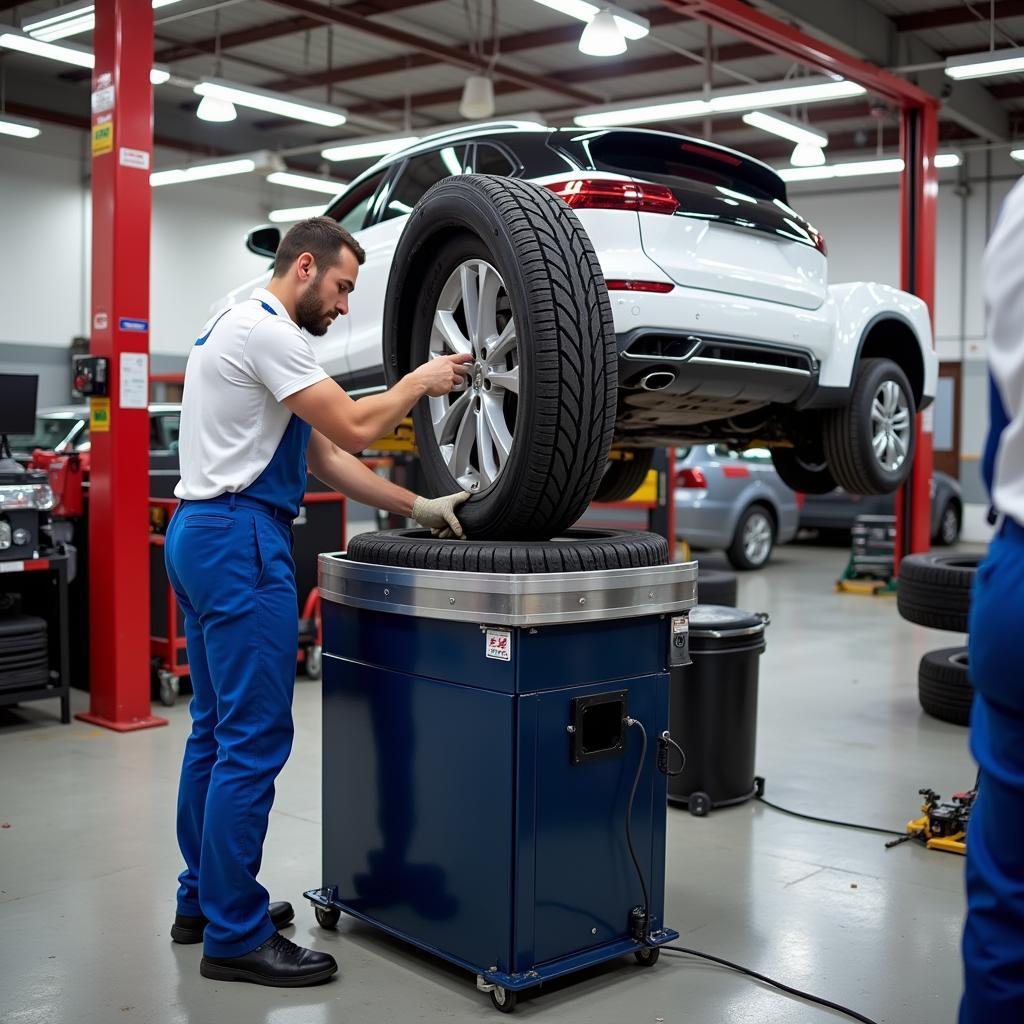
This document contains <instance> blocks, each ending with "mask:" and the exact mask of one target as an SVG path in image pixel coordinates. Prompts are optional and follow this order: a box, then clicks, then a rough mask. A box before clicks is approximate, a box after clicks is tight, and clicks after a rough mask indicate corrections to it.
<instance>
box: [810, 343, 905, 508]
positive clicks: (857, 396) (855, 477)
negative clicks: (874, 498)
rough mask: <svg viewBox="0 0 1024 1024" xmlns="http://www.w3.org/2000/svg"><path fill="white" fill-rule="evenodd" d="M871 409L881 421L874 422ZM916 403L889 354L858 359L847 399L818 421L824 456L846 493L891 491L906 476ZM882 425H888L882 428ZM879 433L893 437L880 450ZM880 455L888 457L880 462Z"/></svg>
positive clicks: (884, 457) (881, 492)
mask: <svg viewBox="0 0 1024 1024" xmlns="http://www.w3.org/2000/svg"><path fill="white" fill-rule="evenodd" d="M876 412H877V414H878V416H880V417H881V421H876V419H875V415H876ZM916 412H917V409H916V403H915V401H914V393H913V390H912V389H911V387H910V382H909V381H908V380H907V375H906V374H905V373H904V372H903V371H902V370H901V369H900V368H899V366H897V365H896V363H894V362H893V361H892V360H891V359H862V360H861V362H860V365H859V366H858V368H857V372H856V376H855V377H854V382H853V393H852V395H851V396H850V401H849V402H848V403H847V404H846V405H845V406H843V407H842V408H841V409H833V410H831V411H830V412H829V415H828V416H826V417H825V420H824V427H825V430H824V442H825V459H826V461H827V462H828V468H829V469H830V470H831V471H832V475H833V476H834V477H835V479H836V483H837V484H839V486H840V487H842V488H843V489H844V490H845V491H847V492H848V493H850V494H891V493H892V492H893V491H895V490H896V488H897V487H899V486H900V484H902V483H903V481H904V480H906V478H907V477H908V476H909V475H910V468H911V466H912V465H913V462H914V448H915V442H916V424H915V415H916ZM886 424H889V425H890V426H891V427H892V429H891V430H888V431H887V430H886V429H885V428H886ZM876 433H878V435H879V436H882V435H883V434H885V436H892V437H896V436H898V438H899V443H898V444H896V443H890V444H888V445H887V446H886V448H885V449H884V450H883V453H882V455H879V454H878V453H877V452H876V451H875V447H874V440H875V438H876ZM885 460H888V461H891V465H886V462H885Z"/></svg>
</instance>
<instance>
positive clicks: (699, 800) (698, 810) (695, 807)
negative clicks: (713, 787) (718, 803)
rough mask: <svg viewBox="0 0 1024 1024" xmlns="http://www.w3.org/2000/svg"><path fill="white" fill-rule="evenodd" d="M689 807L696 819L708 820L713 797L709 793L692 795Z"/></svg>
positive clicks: (688, 803) (688, 802)
mask: <svg viewBox="0 0 1024 1024" xmlns="http://www.w3.org/2000/svg"><path fill="white" fill-rule="evenodd" d="M687 806H688V807H689V810H690V813H691V814H692V815H693V816H694V817H695V818H706V817H707V816H708V814H709V813H710V812H711V797H709V796H708V795H707V793H691V794H690V799H689V800H688V801H687Z"/></svg>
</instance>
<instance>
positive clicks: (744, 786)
mask: <svg viewBox="0 0 1024 1024" xmlns="http://www.w3.org/2000/svg"><path fill="white" fill-rule="evenodd" d="M767 625H768V616H767V615H764V614H754V613H752V612H745V611H743V610H742V609H740V608H727V607H725V606H724V605H714V604H709V605H697V606H696V607H695V608H694V609H693V610H692V611H691V612H690V656H691V657H692V659H693V664H692V665H688V666H686V667H685V668H675V669H672V677H671V691H670V703H669V728H670V730H671V733H672V738H673V739H674V740H675V741H676V742H677V743H678V744H679V745H680V746H681V747H682V748H683V751H684V752H685V754H686V766H685V767H684V769H683V772H682V774H681V775H676V776H672V777H671V778H669V780H668V799H669V801H670V802H671V803H675V804H684V805H686V806H688V807H689V809H690V813H691V814H695V815H697V816H698V817H703V816H704V815H705V814H707V813H708V811H709V810H711V808H713V807H728V806H730V805H732V804H740V803H743V802H744V801H745V800H749V799H750V798H751V797H752V796H753V795H754V749H755V746H756V742H757V670H758V659H759V658H760V656H761V652H762V651H763V650H764V647H765V639H764V631H765V627H766V626H767Z"/></svg>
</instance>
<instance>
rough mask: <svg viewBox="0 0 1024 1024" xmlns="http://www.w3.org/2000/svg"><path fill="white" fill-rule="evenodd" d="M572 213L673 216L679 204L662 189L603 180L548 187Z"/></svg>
mask: <svg viewBox="0 0 1024 1024" xmlns="http://www.w3.org/2000/svg"><path fill="white" fill-rule="evenodd" d="M547 187H548V188H549V189H551V191H552V192H554V193H555V195H557V196H561V197H562V199H564V200H565V201H566V202H567V203H568V204H569V205H570V206H571V207H572V208H573V209H574V210H639V211H640V212H641V213H667V214H673V213H675V212H676V210H678V209H679V200H678V199H676V197H675V196H674V195H672V190H671V189H670V188H667V187H666V186H665V185H652V184H650V183H647V182H645V183H644V184H640V183H639V182H635V181H618V180H609V179H606V178H574V179H573V180H571V181H553V182H551V183H550V184H548V186H547Z"/></svg>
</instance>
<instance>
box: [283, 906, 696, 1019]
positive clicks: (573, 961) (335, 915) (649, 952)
mask: <svg viewBox="0 0 1024 1024" xmlns="http://www.w3.org/2000/svg"><path fill="white" fill-rule="evenodd" d="M303 896H304V897H305V898H306V899H307V900H309V902H310V903H311V904H312V905H313V909H314V911H315V912H316V917H317V921H318V922H320V924H321V925H323V926H324V927H327V928H333V927H334V926H335V925H337V922H338V920H339V918H340V915H341V913H342V912H344V913H346V914H348V915H349V916H350V917H354V918H357V919H358V920H360V921H363V922H364V923H366V924H370V925H373V927H375V928H378V929H380V930H381V931H383V932H387V934H388V935H391V936H393V937H394V938H396V939H401V940H402V941H403V942H408V943H409V944H410V945H412V946H416V947H417V948H419V949H422V950H424V951H425V952H427V953H430V954H432V955H433V956H437V957H440V958H441V959H442V960H447V961H448V962H449V963H452V964H455V966H456V967H461V968H463V969H464V970H466V971H469V972H470V973H472V974H475V975H476V979H477V988H478V989H480V991H482V992H488V993H489V994H490V995H491V1001H492V1002H493V1003H494V1005H495V1007H496V1008H497V1009H499V1010H501V1011H502V1012H503V1013H511V1012H512V1009H514V1008H515V999H514V998H513V1000H512V1004H511V1005H512V1009H503V1006H502V1005H501V1004H500V1001H499V998H496V997H495V991H494V990H495V989H497V988H500V989H501V990H502V991H503V992H504V993H506V994H508V995H512V996H514V995H515V994H517V993H519V992H524V991H526V990H527V989H531V988H536V987H537V986H538V985H542V984H543V983H544V982H545V981H552V980H554V979H555V978H561V977H564V976H565V975H567V974H574V973H576V972H577V971H582V970H586V968H588V967H594V966H596V965H597V964H603V963H607V962H608V961H609V960H616V959H618V958H619V957H623V956H628V955H629V954H630V953H632V954H633V956H634V957H635V959H636V962H637V963H638V964H639V965H640V966H641V967H653V966H654V965H655V964H656V963H657V962H658V958H659V957H660V955H661V950H660V948H659V947H660V946H665V945H668V943H670V942H674V941H675V940H676V939H678V938H679V932H676V931H673V930H672V929H670V928H663V929H661V930H660V931H657V932H653V933H652V934H651V936H650V938H649V939H648V943H647V945H641V944H640V943H639V942H635V941H634V940H633V939H617V940H616V941H614V942H608V943H605V944H604V945H603V946H595V947H594V948H593V949H587V950H584V951H582V952H580V953H573V954H571V955H570V956H566V957H562V958H561V959H559V960H552V961H551V962H550V963H546V964H542V965H541V966H539V967H535V968H534V969H533V970H532V971H523V972H521V973H518V974H506V973H505V972H504V971H499V970H497V969H494V968H491V967H481V966H480V965H479V964H471V963H469V962H468V961H466V960H462V959H461V958H459V957H455V956H449V955H448V954H446V953H445V952H444V951H443V950H440V949H435V948H433V947H432V946H429V945H427V944H426V943H423V942H419V941H417V939H416V938H414V937H413V936H411V935H406V934H404V933H403V932H400V931H397V930H396V929H393V928H388V927H386V926H384V925H382V924H381V923H380V922H379V921H375V920H374V919H373V918H372V917H367V916H365V915H363V914H360V913H358V912H357V911H354V910H352V909H351V908H350V907H347V906H345V905H344V904H342V903H341V902H339V901H338V899H337V893H336V892H334V891H332V890H329V889H310V890H309V891H308V892H305V893H303ZM321 915H323V916H324V917H325V918H329V919H330V920H331V921H333V924H324V922H323V921H322V920H321Z"/></svg>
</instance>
